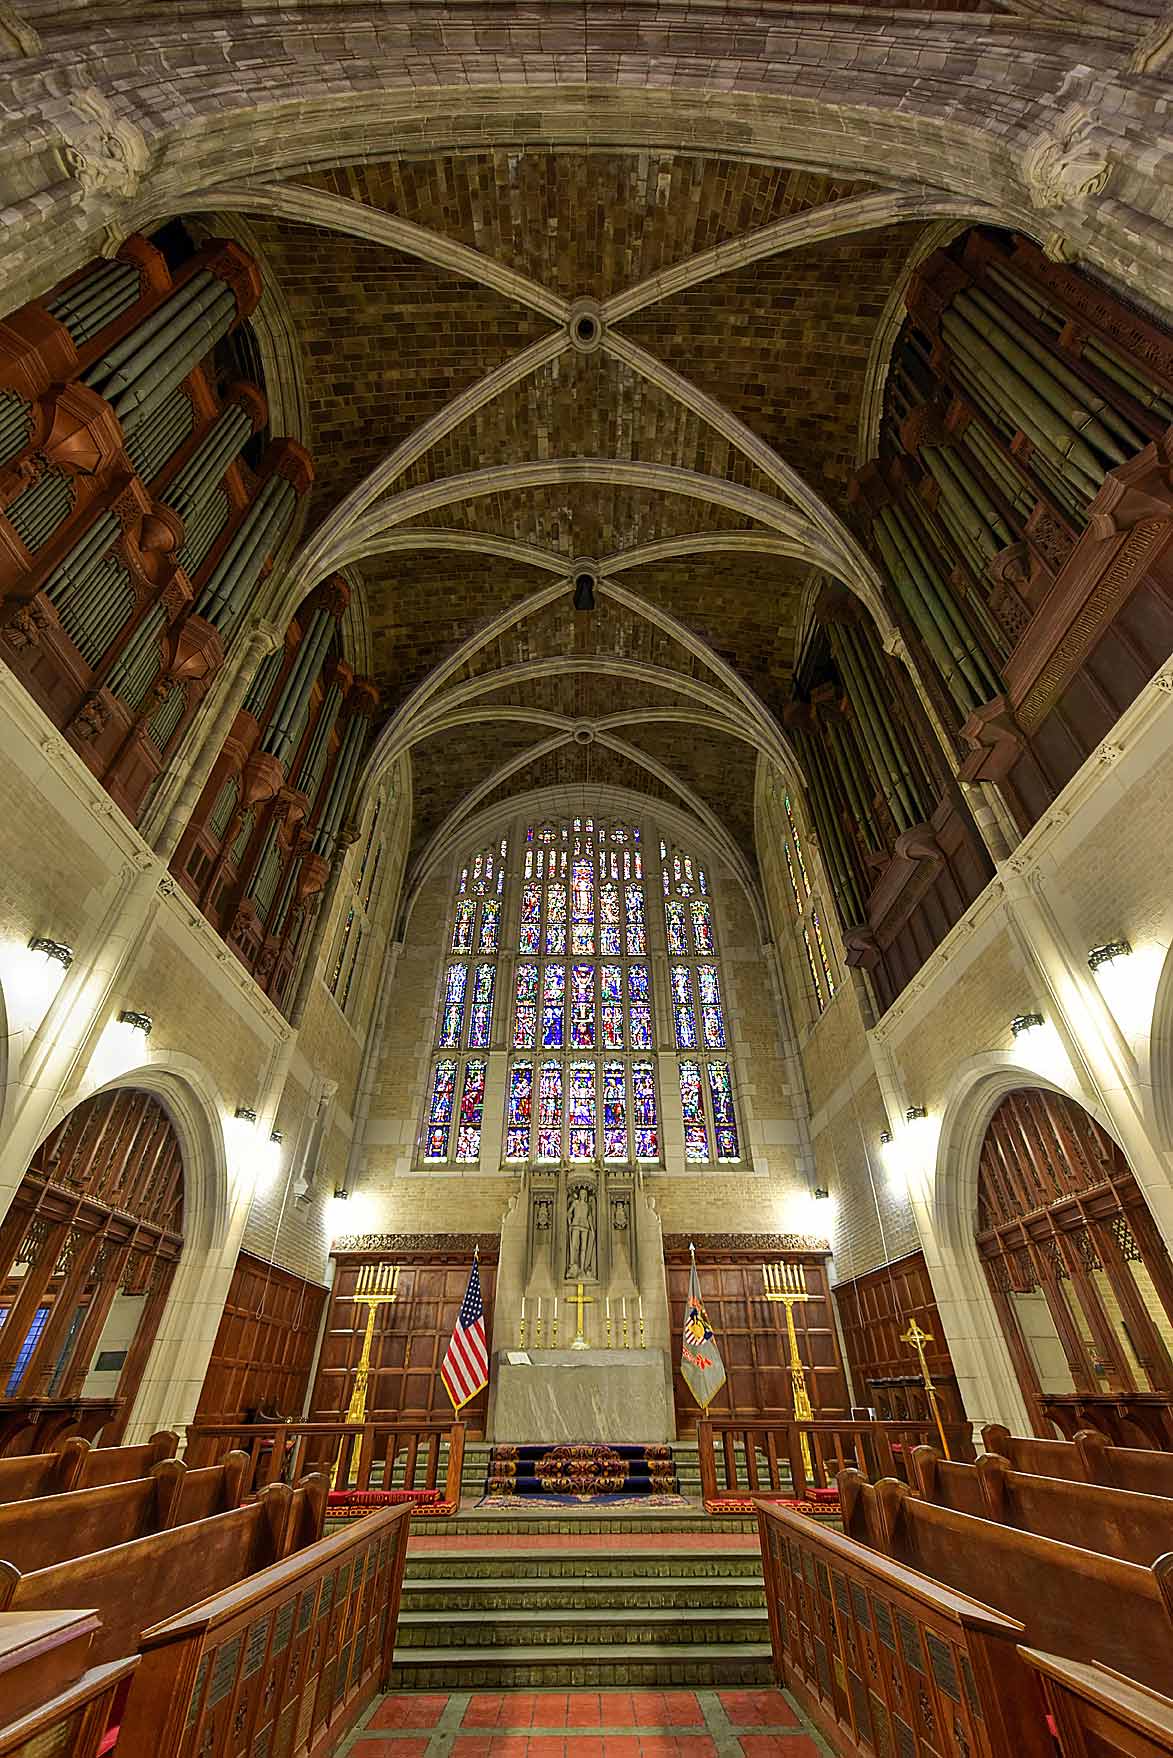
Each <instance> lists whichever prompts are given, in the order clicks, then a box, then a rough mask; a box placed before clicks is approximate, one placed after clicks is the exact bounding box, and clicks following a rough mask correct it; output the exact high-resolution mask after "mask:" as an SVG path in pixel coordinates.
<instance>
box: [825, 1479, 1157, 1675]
mask: <svg viewBox="0 0 1173 1758" xmlns="http://www.w3.org/2000/svg"><path fill="white" fill-rule="evenodd" d="M839 1494H840V1498H841V1501H842V1504H843V1523H844V1529H845V1531H846V1532H847V1533H848V1534H849V1535H851V1536H853V1537H855V1538H857V1539H858V1540H860V1541H861V1542H864V1543H866V1544H870V1545H872V1546H873V1547H874V1548H875V1549H877V1550H879V1551H881V1552H883V1554H884V1555H886V1556H889V1557H891V1558H892V1559H893V1560H894V1561H896V1562H900V1563H903V1564H904V1565H905V1567H907V1568H910V1569H917V1570H919V1571H920V1572H921V1573H922V1574H924V1575H927V1576H929V1577H930V1579H932V1580H934V1581H937V1582H940V1583H941V1584H942V1585H943V1586H947V1587H951V1588H953V1589H954V1591H956V1592H958V1593H965V1594H969V1595H971V1596H972V1597H973V1598H974V1599H978V1600H981V1601H982V1602H983V1603H984V1604H985V1605H991V1606H996V1607H997V1609H998V1610H999V1611H1001V1612H1004V1613H1005V1614H1006V1615H1007V1616H1008V1617H1011V1618H1017V1619H1018V1620H1019V1621H1020V1622H1021V1624H1022V1625H1023V1628H1024V1631H1025V1641H1026V1642H1027V1643H1028V1644H1029V1645H1030V1646H1031V1647H1034V1648H1041V1649H1044V1650H1046V1651H1047V1652H1048V1653H1054V1654H1061V1655H1063V1656H1064V1657H1065V1658H1067V1659H1071V1660H1085V1661H1099V1662H1101V1663H1102V1664H1103V1665H1105V1666H1110V1667H1113V1668H1115V1669H1116V1670H1117V1671H1119V1672H1121V1673H1123V1674H1124V1675H1125V1676H1126V1677H1128V1678H1132V1679H1136V1680H1138V1681H1139V1682H1140V1683H1141V1684H1145V1685H1149V1686H1151V1687H1152V1688H1153V1689H1155V1690H1158V1691H1160V1690H1162V1689H1163V1688H1164V1687H1166V1686H1167V1685H1168V1683H1169V1681H1170V1679H1173V1541H1171V1547H1170V1553H1169V1554H1167V1555H1164V1556H1162V1557H1160V1558H1158V1559H1156V1560H1155V1561H1154V1562H1153V1564H1152V1565H1151V1567H1147V1568H1146V1567H1142V1566H1141V1565H1140V1564H1139V1563H1132V1562H1123V1561H1121V1560H1120V1559H1119V1558H1117V1557H1112V1556H1106V1555H1104V1554H1102V1553H1100V1552H1098V1551H1090V1550H1083V1549H1080V1548H1078V1547H1077V1546H1075V1545H1073V1544H1068V1543H1063V1542H1060V1541H1059V1540H1057V1539H1054V1538H1044V1537H1040V1536H1038V1535H1037V1534H1035V1533H1033V1532H1023V1531H1020V1530H1019V1529H1018V1528H1016V1527H1013V1526H1002V1525H998V1524H997V1523H995V1522H994V1521H992V1520H987V1519H978V1518H975V1517H974V1516H973V1515H971V1514H959V1513H955V1512H954V1511H953V1510H952V1509H950V1508H943V1507H938V1506H936V1505H935V1504H934V1503H932V1502H927V1501H923V1500H922V1499H921V1498H920V1497H919V1496H917V1495H916V1494H915V1493H914V1492H913V1491H911V1490H910V1489H909V1488H908V1487H907V1485H906V1484H903V1483H898V1482H896V1481H895V1479H892V1478H887V1479H884V1480H882V1481H881V1482H880V1483H878V1484H870V1483H868V1482H867V1481H866V1479H864V1478H863V1477H861V1476H860V1474H859V1472H858V1471H844V1472H843V1473H842V1474H841V1475H840V1478H839Z"/></svg>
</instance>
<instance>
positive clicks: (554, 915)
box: [546, 885, 566, 953]
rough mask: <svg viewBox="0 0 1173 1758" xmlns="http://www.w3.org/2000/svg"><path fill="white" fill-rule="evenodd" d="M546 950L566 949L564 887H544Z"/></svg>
mask: <svg viewBox="0 0 1173 1758" xmlns="http://www.w3.org/2000/svg"><path fill="white" fill-rule="evenodd" d="M546 951H547V952H557V953H563V952H565V951H566V887H565V885H547V887H546Z"/></svg>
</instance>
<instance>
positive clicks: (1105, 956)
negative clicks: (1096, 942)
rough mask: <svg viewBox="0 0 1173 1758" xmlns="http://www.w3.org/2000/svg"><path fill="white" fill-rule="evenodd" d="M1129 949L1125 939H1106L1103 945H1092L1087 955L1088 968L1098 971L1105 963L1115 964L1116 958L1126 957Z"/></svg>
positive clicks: (1130, 948) (1130, 949)
mask: <svg viewBox="0 0 1173 1758" xmlns="http://www.w3.org/2000/svg"><path fill="white" fill-rule="evenodd" d="M1131 951H1132V947H1131V946H1130V945H1129V944H1128V941H1127V940H1108V941H1106V942H1105V944H1104V945H1103V946H1093V947H1092V949H1091V951H1090V952H1089V953H1088V955H1087V963H1088V969H1089V970H1092V971H1098V970H1100V969H1101V967H1102V966H1104V965H1106V964H1107V965H1111V964H1115V962H1116V960H1117V959H1118V958H1127V957H1128V955H1129V953H1130V952H1131Z"/></svg>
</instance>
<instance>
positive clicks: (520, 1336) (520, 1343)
mask: <svg viewBox="0 0 1173 1758" xmlns="http://www.w3.org/2000/svg"><path fill="white" fill-rule="evenodd" d="M517 1347H518V1348H519V1349H524V1348H525V1320H524V1319H522V1321H521V1324H520V1326H519V1327H518V1333H517Z"/></svg>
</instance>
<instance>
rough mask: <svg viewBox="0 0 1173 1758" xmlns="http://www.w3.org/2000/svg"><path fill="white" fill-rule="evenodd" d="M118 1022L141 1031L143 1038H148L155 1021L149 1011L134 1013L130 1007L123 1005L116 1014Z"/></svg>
mask: <svg viewBox="0 0 1173 1758" xmlns="http://www.w3.org/2000/svg"><path fill="white" fill-rule="evenodd" d="M118 1023H119V1025H124V1026H129V1027H130V1028H131V1030H132V1031H135V1032H141V1033H142V1034H143V1037H144V1038H149V1037H150V1035H151V1028H152V1026H153V1025H154V1023H155V1022H154V1020H153V1019H152V1018H151V1016H150V1014H149V1013H136V1012H135V1010H134V1009H133V1008H132V1007H124V1008H123V1010H122V1012H121V1013H120V1014H119V1015H118Z"/></svg>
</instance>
